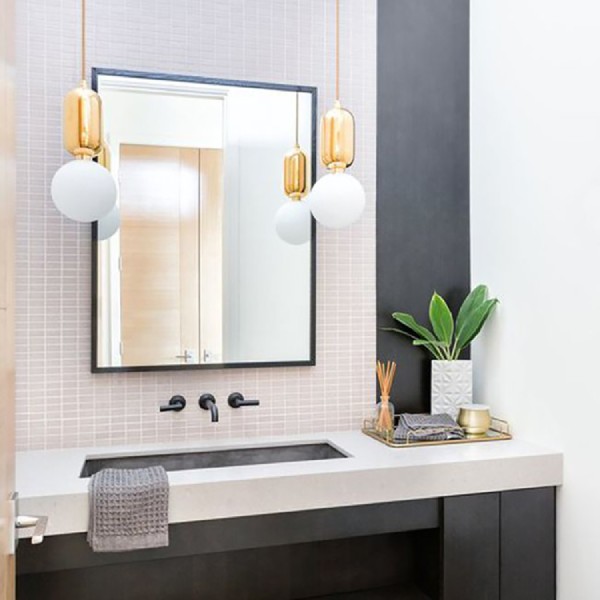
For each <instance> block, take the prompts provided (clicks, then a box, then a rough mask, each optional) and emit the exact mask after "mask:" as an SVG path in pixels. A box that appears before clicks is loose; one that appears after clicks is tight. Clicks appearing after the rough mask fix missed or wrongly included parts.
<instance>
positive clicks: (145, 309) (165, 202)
mask: <svg viewBox="0 0 600 600" xmlns="http://www.w3.org/2000/svg"><path fill="white" fill-rule="evenodd" d="M199 152H200V151H199V150H196V149H189V148H167V147H160V146H135V145H122V146H121V152H120V165H119V183H120V210H121V238H120V239H121V344H122V346H121V353H122V364H123V366H128V365H157V364H179V363H182V364H183V363H185V362H186V359H185V358H181V357H183V356H184V355H185V353H186V351H187V352H189V353H192V355H193V358H192V359H191V360H190V359H188V361H187V362H197V361H198V354H199V304H198V303H199V300H198V289H199V265H198V262H199V261H198V235H199V224H198V203H199Z"/></svg>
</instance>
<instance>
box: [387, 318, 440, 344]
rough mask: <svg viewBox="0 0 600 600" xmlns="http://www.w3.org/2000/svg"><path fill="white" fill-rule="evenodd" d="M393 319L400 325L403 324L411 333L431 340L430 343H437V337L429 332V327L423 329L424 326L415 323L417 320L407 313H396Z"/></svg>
mask: <svg viewBox="0 0 600 600" xmlns="http://www.w3.org/2000/svg"><path fill="white" fill-rule="evenodd" d="M392 317H393V318H394V319H396V321H398V323H401V324H402V325H404V326H405V327H408V328H409V329H410V330H411V331H413V332H414V333H416V334H417V335H418V336H420V337H421V338H423V339H425V340H429V341H430V342H435V341H437V340H436V339H435V336H434V335H433V333H431V331H429V329H427V327H423V325H419V323H417V322H416V321H415V319H414V317H413V316H412V315H409V314H407V313H402V312H395V313H392Z"/></svg>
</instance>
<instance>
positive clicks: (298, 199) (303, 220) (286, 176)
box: [275, 92, 312, 245]
mask: <svg viewBox="0 0 600 600" xmlns="http://www.w3.org/2000/svg"><path fill="white" fill-rule="evenodd" d="M299 127H300V94H299V93H298V92H296V137H295V143H294V147H293V148H292V149H291V150H290V151H289V152H287V153H286V154H285V156H284V157H283V191H284V192H285V195H286V196H287V197H288V198H289V200H288V201H287V202H286V203H285V204H283V205H282V206H281V207H280V208H279V210H278V211H277V214H276V215H275V231H276V232H277V235H278V236H279V237H280V238H281V239H282V240H283V241H284V242H287V243H288V244H293V245H300V244H305V243H306V242H308V240H310V235H311V230H312V228H311V218H310V209H309V208H308V206H307V204H306V202H302V198H303V197H304V196H305V195H306V193H307V176H306V165H307V161H306V154H304V152H302V150H301V149H300V141H299Z"/></svg>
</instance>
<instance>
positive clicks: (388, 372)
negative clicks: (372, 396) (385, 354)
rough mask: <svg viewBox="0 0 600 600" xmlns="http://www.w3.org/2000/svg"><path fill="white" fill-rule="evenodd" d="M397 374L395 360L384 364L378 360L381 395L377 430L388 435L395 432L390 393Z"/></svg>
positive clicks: (376, 422)
mask: <svg viewBox="0 0 600 600" xmlns="http://www.w3.org/2000/svg"><path fill="white" fill-rule="evenodd" d="M395 375H396V363H395V362H390V361H389V360H388V361H387V363H386V364H385V365H384V364H383V363H382V362H381V361H377V380H378V381H379V391H380V393H381V395H380V397H379V398H380V400H379V402H378V403H377V408H376V413H375V430H376V431H377V432H378V433H380V434H383V435H386V436H387V435H393V433H394V405H393V404H392V403H391V402H390V393H391V391H392V384H393V383H394V377H395Z"/></svg>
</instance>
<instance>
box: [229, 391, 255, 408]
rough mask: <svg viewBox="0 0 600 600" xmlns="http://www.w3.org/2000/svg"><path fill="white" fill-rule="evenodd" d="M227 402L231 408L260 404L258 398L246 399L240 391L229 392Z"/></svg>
mask: <svg viewBox="0 0 600 600" xmlns="http://www.w3.org/2000/svg"><path fill="white" fill-rule="evenodd" d="M227 404H229V406H231V408H240V407H241V406H258V405H259V404H260V400H246V399H245V398H244V395H243V394H240V392H233V393H231V394H229V397H228V398H227Z"/></svg>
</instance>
